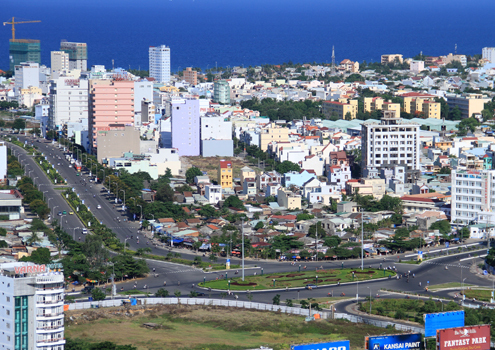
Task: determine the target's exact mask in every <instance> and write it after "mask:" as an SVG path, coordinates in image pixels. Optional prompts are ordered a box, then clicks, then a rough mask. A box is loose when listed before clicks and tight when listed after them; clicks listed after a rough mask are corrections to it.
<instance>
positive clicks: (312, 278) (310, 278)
mask: <svg viewBox="0 0 495 350" xmlns="http://www.w3.org/2000/svg"><path fill="white" fill-rule="evenodd" d="M353 272H355V274H354V277H353ZM232 275H234V273H233V272H232ZM389 275H392V276H395V272H393V271H388V270H387V271H386V274H385V276H384V273H383V270H379V269H364V270H363V271H361V270H359V269H332V270H318V271H301V272H291V273H286V272H285V273H277V274H266V275H263V276H261V275H257V276H248V277H245V278H244V282H242V281H241V277H235V278H234V277H229V279H228V280H227V279H225V278H223V279H218V280H214V281H206V284H204V283H203V282H201V283H199V286H201V287H206V288H212V289H229V282H228V281H229V280H230V282H231V283H230V290H247V289H249V290H263V289H277V288H285V287H289V288H294V287H305V286H306V285H307V284H309V283H312V284H318V285H328V284H337V283H338V282H340V283H346V282H356V281H358V280H359V281H365V280H369V279H376V278H383V277H386V276H389ZM235 276H238V275H235ZM316 276H318V281H317V280H316ZM274 279H275V283H274V282H273V280H274Z"/></svg>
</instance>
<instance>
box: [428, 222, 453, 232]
mask: <svg viewBox="0 0 495 350" xmlns="http://www.w3.org/2000/svg"><path fill="white" fill-rule="evenodd" d="M429 229H430V230H438V231H439V232H440V233H441V234H442V235H446V234H449V233H450V232H451V230H452V227H451V226H450V222H449V221H448V220H440V221H435V222H434V223H433V224H431V225H430V228H429Z"/></svg>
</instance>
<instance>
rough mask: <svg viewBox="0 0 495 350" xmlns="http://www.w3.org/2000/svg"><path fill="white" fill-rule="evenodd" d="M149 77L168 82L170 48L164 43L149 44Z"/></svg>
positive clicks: (160, 81) (159, 81) (164, 82)
mask: <svg viewBox="0 0 495 350" xmlns="http://www.w3.org/2000/svg"><path fill="white" fill-rule="evenodd" d="M149 62H150V67H149V68H150V77H152V78H155V80H156V81H157V82H158V83H163V84H168V83H170V48H169V47H167V46H165V45H160V46H158V47H155V46H150V49H149Z"/></svg>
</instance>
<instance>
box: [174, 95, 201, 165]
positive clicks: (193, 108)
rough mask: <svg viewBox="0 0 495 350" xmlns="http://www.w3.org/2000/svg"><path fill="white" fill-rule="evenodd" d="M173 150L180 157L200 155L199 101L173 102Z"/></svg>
mask: <svg viewBox="0 0 495 350" xmlns="http://www.w3.org/2000/svg"><path fill="white" fill-rule="evenodd" d="M171 110H172V148H177V149H178V150H179V155H180V156H199V155H200V137H201V134H200V115H199V100H197V99H184V100H173V101H171Z"/></svg>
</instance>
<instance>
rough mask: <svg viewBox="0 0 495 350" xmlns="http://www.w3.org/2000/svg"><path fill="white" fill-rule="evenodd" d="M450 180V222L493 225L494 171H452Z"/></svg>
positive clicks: (494, 210)
mask: <svg viewBox="0 0 495 350" xmlns="http://www.w3.org/2000/svg"><path fill="white" fill-rule="evenodd" d="M451 179H452V180H451V192H452V198H451V222H452V223H453V224H454V223H456V224H465V225H466V224H469V223H471V222H474V221H476V222H478V221H479V222H480V223H485V222H488V220H490V221H491V224H492V225H493V224H494V223H495V220H494V215H493V214H494V212H495V196H494V195H493V191H494V190H495V170H452V174H451Z"/></svg>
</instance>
